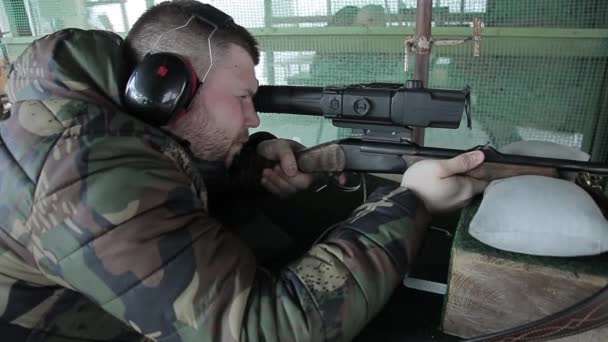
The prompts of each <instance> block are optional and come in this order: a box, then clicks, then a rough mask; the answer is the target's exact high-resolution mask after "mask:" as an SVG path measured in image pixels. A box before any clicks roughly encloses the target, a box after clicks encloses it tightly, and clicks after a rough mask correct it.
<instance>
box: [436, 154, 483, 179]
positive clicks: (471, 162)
mask: <svg viewBox="0 0 608 342" xmlns="http://www.w3.org/2000/svg"><path fill="white" fill-rule="evenodd" d="M484 158H485V155H484V154H483V152H481V151H472V152H467V153H463V154H461V155H458V156H456V157H454V158H450V159H446V160H441V161H440V163H441V166H442V167H441V170H440V172H439V177H441V178H445V177H449V176H452V175H456V174H460V173H465V172H467V171H469V170H472V169H474V168H476V167H478V166H479V165H480V164H481V163H482V162H483V160H484Z"/></svg>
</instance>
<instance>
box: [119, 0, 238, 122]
mask: <svg viewBox="0 0 608 342" xmlns="http://www.w3.org/2000/svg"><path fill="white" fill-rule="evenodd" d="M204 6H205V7H207V8H206V10H205V17H204V18H203V17H201V16H197V15H193V16H192V17H190V19H188V21H187V22H186V23H185V24H184V25H182V26H179V27H176V28H174V29H171V30H169V31H167V32H165V33H169V32H172V31H177V30H179V29H181V28H184V27H186V26H188V24H190V21H192V20H193V19H195V18H197V19H199V20H202V21H204V22H206V23H208V24H209V25H211V26H213V31H212V32H211V33H210V34H209V37H208V38H207V44H208V49H209V58H210V63H209V67H208V68H207V72H206V73H205V76H204V77H203V80H202V81H199V79H198V77H197V76H196V72H195V70H194V67H193V66H192V64H191V63H190V61H188V59H186V58H184V57H183V56H180V55H177V54H174V53H168V52H158V53H148V54H147V55H146V56H145V57H144V58H143V60H142V61H141V62H140V63H138V64H137V66H136V67H135V69H134V70H133V72H132V74H131V77H129V80H128V81H127V86H126V89H125V94H124V97H123V104H124V106H125V107H126V109H127V110H128V112H129V113H130V114H132V115H135V116H137V117H139V118H140V119H142V120H143V121H145V122H148V123H150V124H152V125H155V126H163V125H166V124H167V123H169V121H171V119H172V118H174V117H175V116H177V115H180V114H181V113H183V112H185V111H186V110H187V108H188V106H189V105H190V103H191V102H192V99H193V98H194V97H195V95H196V93H197V91H198V89H199V87H200V86H201V85H202V84H203V82H204V81H205V78H206V77H207V74H208V73H209V70H211V67H212V65H213V57H212V55H213V54H212V51H211V37H212V36H213V34H214V33H215V31H217V30H218V29H219V28H221V27H225V26H227V25H229V24H232V23H234V21H233V19H232V17H230V16H229V15H228V14H226V13H224V12H222V11H221V10H219V9H217V8H215V7H213V6H211V5H207V4H204ZM165 33H163V34H161V35H160V36H159V37H158V40H157V41H156V43H155V44H154V46H153V47H152V49H151V51H153V50H154V48H155V47H156V45H157V44H158V42H159V41H160V39H161V38H162V36H163V35H164V34H165Z"/></svg>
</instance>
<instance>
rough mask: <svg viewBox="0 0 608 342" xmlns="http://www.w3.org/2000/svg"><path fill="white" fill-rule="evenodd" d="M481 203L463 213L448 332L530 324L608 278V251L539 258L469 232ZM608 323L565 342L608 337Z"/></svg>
mask: <svg viewBox="0 0 608 342" xmlns="http://www.w3.org/2000/svg"><path fill="white" fill-rule="evenodd" d="M475 211H476V207H475V206H473V207H472V208H469V209H467V210H465V211H464V212H463V215H462V218H461V222H460V224H459V227H458V231H457V233H456V236H455V239H454V241H455V242H454V247H453V249H452V257H451V267H450V274H449V277H448V279H449V281H448V293H447V296H446V300H445V306H444V314H443V321H442V326H443V330H444V332H446V333H448V334H452V335H456V336H459V337H463V338H470V337H474V336H478V335H483V334H488V333H493V332H497V331H501V330H504V329H508V328H512V327H515V326H518V325H521V324H525V323H528V322H531V321H534V320H537V319H540V318H543V317H546V316H548V315H550V314H553V313H555V312H558V311H560V310H562V309H565V308H567V307H569V306H570V305H572V304H575V303H577V302H578V301H580V300H582V299H585V298H587V297H589V296H591V295H592V294H593V293H595V292H597V291H598V290H600V289H601V288H602V287H604V286H606V284H607V283H608V270H607V268H606V267H605V265H606V259H607V256H606V255H604V256H598V257H587V258H549V257H534V256H528V255H523V254H518V253H509V252H503V251H499V250H497V249H494V248H491V247H489V246H486V245H483V244H482V243H480V242H478V241H477V240H475V239H473V238H472V237H471V236H470V235H469V234H468V233H467V228H468V222H470V219H471V218H472V217H473V215H474V213H475ZM606 336H608V327H604V328H599V329H595V330H593V331H589V332H587V333H583V334H579V335H576V336H572V337H569V338H565V339H561V341H577V342H578V341H598V342H599V341H605V340H606Z"/></svg>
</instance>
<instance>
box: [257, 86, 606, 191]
mask: <svg viewBox="0 0 608 342" xmlns="http://www.w3.org/2000/svg"><path fill="white" fill-rule="evenodd" d="M254 103H255V106H256V109H257V110H258V111H259V112H269V113H288V114H303V115H315V116H321V115H322V116H323V117H325V118H327V119H330V120H332V123H333V125H334V126H336V127H345V128H352V129H353V136H352V137H351V138H347V139H342V140H336V141H331V142H328V143H324V144H321V145H317V146H313V147H310V148H307V149H305V150H302V151H300V152H298V153H297V154H296V158H297V160H298V167H299V168H300V170H301V171H303V172H374V173H403V172H405V170H406V169H407V168H408V167H410V166H411V165H413V164H414V163H416V162H418V161H420V160H422V159H429V158H432V159H438V158H439V159H445V158H452V157H454V156H457V155H459V154H462V153H465V152H468V151H473V150H481V151H483V153H484V154H485V162H484V163H483V164H482V165H481V166H480V167H478V168H476V169H474V170H472V171H469V172H468V173H467V175H468V176H470V177H475V178H479V179H485V180H494V179H500V178H506V177H512V176H518V175H540V176H550V177H557V176H559V172H560V171H574V172H577V173H582V174H585V175H586V176H587V178H588V179H593V181H594V182H597V181H598V177H603V176H606V175H608V165H607V164H601V163H593V162H581V161H573V160H566V159H557V158H543V157H531V156H522V155H513V154H503V153H500V152H499V151H497V150H496V149H494V148H493V147H491V146H487V145H479V146H475V147H473V148H471V149H469V150H457V149H448V148H434V147H423V146H419V145H417V144H415V143H413V142H411V141H410V140H411V136H412V130H413V129H412V127H433V128H447V129H455V128H458V127H459V125H460V122H461V119H462V113H463V111H464V112H465V113H466V116H467V125H468V127H469V128H471V108H470V89H469V88H468V87H465V88H464V89H462V90H446V89H430V88H423V87H422V85H421V82H420V81H417V80H410V81H407V82H406V83H405V84H395V83H370V84H356V85H348V86H327V87H303V86H260V87H259V90H258V93H257V94H256V96H255V98H254ZM590 177H591V178H590Z"/></svg>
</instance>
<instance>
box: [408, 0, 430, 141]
mask: <svg viewBox="0 0 608 342" xmlns="http://www.w3.org/2000/svg"><path fill="white" fill-rule="evenodd" d="M432 12H433V0H418V2H417V5H416V35H415V36H414V42H415V46H416V59H415V62H414V78H415V79H417V80H420V81H422V86H423V87H428V82H429V68H430V65H429V64H430V57H431V21H432ZM413 140H414V142H416V143H417V144H419V145H424V128H414V134H413Z"/></svg>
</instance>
